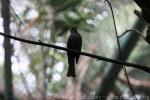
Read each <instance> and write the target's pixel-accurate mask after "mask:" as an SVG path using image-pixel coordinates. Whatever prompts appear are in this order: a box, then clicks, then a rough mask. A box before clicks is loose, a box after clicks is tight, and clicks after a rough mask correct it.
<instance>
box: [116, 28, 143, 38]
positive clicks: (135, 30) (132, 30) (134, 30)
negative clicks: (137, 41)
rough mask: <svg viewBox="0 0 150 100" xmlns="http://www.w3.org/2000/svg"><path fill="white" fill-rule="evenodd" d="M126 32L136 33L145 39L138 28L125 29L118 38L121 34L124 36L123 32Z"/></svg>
mask: <svg viewBox="0 0 150 100" xmlns="http://www.w3.org/2000/svg"><path fill="white" fill-rule="evenodd" d="M128 32H135V33H137V34H138V35H139V36H140V37H142V38H143V39H144V40H145V37H144V36H143V35H142V32H140V31H139V30H137V29H129V30H126V31H125V32H123V33H122V34H121V35H120V36H118V37H119V38H121V37H122V36H124V35H125V34H127V33H128Z"/></svg>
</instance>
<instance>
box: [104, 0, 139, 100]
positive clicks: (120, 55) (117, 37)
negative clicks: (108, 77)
mask: <svg viewBox="0 0 150 100" xmlns="http://www.w3.org/2000/svg"><path fill="white" fill-rule="evenodd" d="M105 2H107V3H108V5H109V6H110V9H111V13H112V17H113V23H114V28H115V35H116V39H117V45H118V51H119V57H120V59H121V60H122V54H121V46H120V41H119V36H118V32H117V27H116V22H115V16H114V12H113V9H112V6H111V3H110V2H109V0H105ZM123 70H124V72H125V76H126V78H127V82H128V85H129V88H130V90H131V92H132V94H133V95H134V96H135V91H134V89H133V87H132V85H131V83H130V80H129V76H128V73H127V69H126V67H125V66H124V65H123ZM135 99H136V100H137V98H136V96H135Z"/></svg>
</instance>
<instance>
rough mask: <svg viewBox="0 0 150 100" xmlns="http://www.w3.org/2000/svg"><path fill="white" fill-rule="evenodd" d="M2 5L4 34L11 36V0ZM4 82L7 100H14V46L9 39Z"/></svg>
mask: <svg viewBox="0 0 150 100" xmlns="http://www.w3.org/2000/svg"><path fill="white" fill-rule="evenodd" d="M1 4H2V17H3V25H4V34H9V35H10V12H9V5H10V2H9V0H1ZM4 51H5V55H4V59H5V60H4V80H5V99H6V100H13V99H14V97H13V85H12V71H11V55H12V45H11V43H10V39H9V38H6V37H5V38H4Z"/></svg>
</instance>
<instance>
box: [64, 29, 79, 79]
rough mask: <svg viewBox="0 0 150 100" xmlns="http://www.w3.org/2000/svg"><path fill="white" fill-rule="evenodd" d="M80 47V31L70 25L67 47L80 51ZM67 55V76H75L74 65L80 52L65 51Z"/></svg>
mask: <svg viewBox="0 0 150 100" xmlns="http://www.w3.org/2000/svg"><path fill="white" fill-rule="evenodd" d="M81 47H82V37H81V35H80V33H79V32H78V31H77V28H76V27H72V28H71V29H70V35H69V37H68V41H67V48H68V49H72V50H77V51H81ZM67 56H68V65H69V68H68V72H67V76H68V77H76V73H75V65H76V64H77V63H78V61H79V57H80V54H77V53H75V52H70V51H67Z"/></svg>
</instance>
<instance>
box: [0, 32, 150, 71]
mask: <svg viewBox="0 0 150 100" xmlns="http://www.w3.org/2000/svg"><path fill="white" fill-rule="evenodd" d="M0 35H1V36H4V37H7V38H10V39H13V40H16V41H20V42H24V43H29V44H34V45H40V46H45V47H51V48H55V49H59V50H64V51H69V52H73V53H78V54H80V55H84V56H88V57H92V58H95V59H98V60H102V61H106V62H110V63H116V64H120V65H126V66H128V67H129V66H130V67H133V68H137V69H140V70H143V71H145V72H148V73H150V67H148V66H143V65H139V64H134V63H129V62H124V61H121V60H114V59H110V58H106V57H102V56H98V55H94V54H90V53H86V52H79V51H76V50H72V49H68V48H65V47H60V46H56V45H53V44H48V43H43V42H41V41H40V40H39V41H31V40H26V39H22V38H18V37H15V36H11V35H8V34H4V33H2V32H0Z"/></svg>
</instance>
